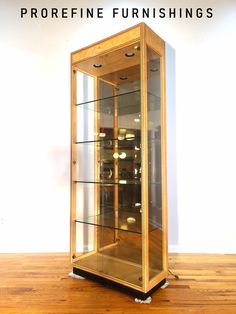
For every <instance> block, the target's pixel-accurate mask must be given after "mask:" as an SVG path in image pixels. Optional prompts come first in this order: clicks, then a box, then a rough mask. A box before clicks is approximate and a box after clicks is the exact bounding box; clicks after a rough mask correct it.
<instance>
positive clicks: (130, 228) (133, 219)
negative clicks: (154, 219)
mask: <svg viewBox="0 0 236 314" xmlns="http://www.w3.org/2000/svg"><path fill="white" fill-rule="evenodd" d="M141 215H142V214H141V213H135V212H129V211H118V212H117V217H115V212H114V211H109V212H105V213H101V214H99V215H95V216H89V217H84V218H78V219H76V220H75V221H76V222H78V223H83V224H88V225H94V226H100V227H106V228H111V229H117V230H123V231H127V232H133V233H140V234H141V233H142V224H141ZM149 222H150V221H149ZM158 227H159V226H158V225H154V224H152V223H151V222H150V223H149V232H152V231H154V230H156V229H158Z"/></svg>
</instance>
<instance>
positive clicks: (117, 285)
mask: <svg viewBox="0 0 236 314" xmlns="http://www.w3.org/2000/svg"><path fill="white" fill-rule="evenodd" d="M73 273H74V274H76V275H79V276H82V277H85V278H88V279H91V280H94V281H97V282H99V283H102V284H103V285H105V286H106V287H109V288H116V289H118V290H120V291H122V292H124V293H128V294H131V295H133V296H134V297H135V298H138V299H141V300H146V299H147V298H148V297H149V296H151V295H152V293H153V292H155V291H156V290H157V289H159V288H160V287H162V286H163V285H164V284H165V283H166V279H163V280H162V281H161V282H159V283H158V284H157V285H156V286H155V287H153V288H152V289H151V290H149V291H148V292H146V293H144V292H141V291H138V290H135V289H133V288H130V287H127V286H124V285H122V284H120V283H118V282H114V281H111V280H109V279H107V278H103V277H100V276H98V275H95V274H91V273H89V272H87V271H85V270H82V269H78V268H75V267H73Z"/></svg>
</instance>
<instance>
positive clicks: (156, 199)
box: [147, 48, 163, 279]
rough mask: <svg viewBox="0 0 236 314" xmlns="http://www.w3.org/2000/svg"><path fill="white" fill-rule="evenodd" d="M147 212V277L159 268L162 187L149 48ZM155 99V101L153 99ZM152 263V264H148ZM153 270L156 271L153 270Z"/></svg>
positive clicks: (156, 82) (156, 76) (155, 71)
mask: <svg viewBox="0 0 236 314" xmlns="http://www.w3.org/2000/svg"><path fill="white" fill-rule="evenodd" d="M147 73H148V81H147V90H148V95H147V96H148V98H147V100H148V165H149V167H148V180H149V188H148V215H149V224H153V225H155V226H156V227H157V228H155V229H154V230H153V229H150V228H149V263H150V272H149V275H150V277H149V279H152V277H153V275H155V273H156V272H158V271H161V270H162V237H163V235H162V187H161V110H160V96H161V84H160V57H159V55H157V54H156V53H155V52H154V51H152V50H151V49H150V48H148V62H147ZM153 99H155V101H153ZM151 265H152V266H151ZM153 270H154V271H155V272H153Z"/></svg>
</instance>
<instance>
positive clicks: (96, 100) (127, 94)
mask: <svg viewBox="0 0 236 314" xmlns="http://www.w3.org/2000/svg"><path fill="white" fill-rule="evenodd" d="M137 92H140V89H137V90H134V91H131V92H127V93H122V94H117V95H114V96H108V97H103V98H98V99H94V100H88V101H84V102H81V103H78V104H76V106H81V105H86V104H91V103H93V102H98V101H109V100H110V99H112V100H113V99H114V98H115V97H129V95H132V94H135V93H137Z"/></svg>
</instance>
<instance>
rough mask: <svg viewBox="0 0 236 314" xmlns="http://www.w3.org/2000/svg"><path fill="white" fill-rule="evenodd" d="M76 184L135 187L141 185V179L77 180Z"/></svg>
mask: <svg viewBox="0 0 236 314" xmlns="http://www.w3.org/2000/svg"><path fill="white" fill-rule="evenodd" d="M74 182H75V183H93V184H101V185H113V184H127V185H133V184H135V185H136V184H137V185H140V184H141V179H137V180H132V179H131V180H127V179H124V180H123V179H121V180H120V179H112V180H97V181H95V180H94V181H81V180H75V181H74Z"/></svg>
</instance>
